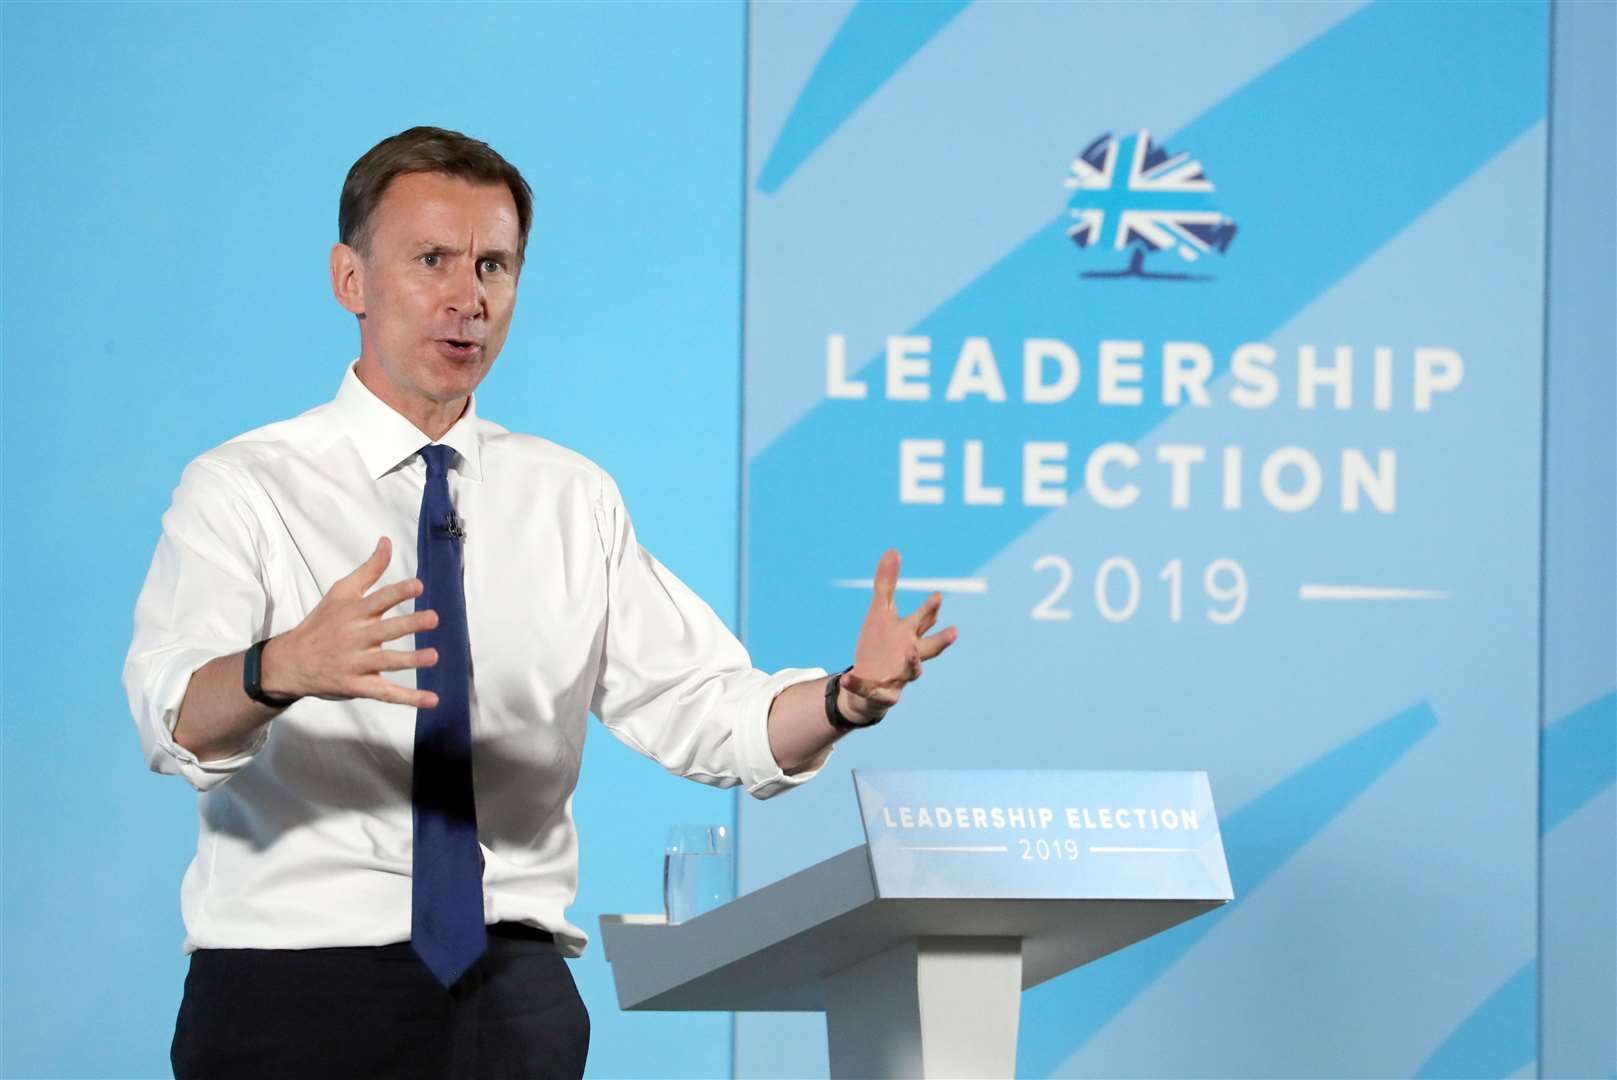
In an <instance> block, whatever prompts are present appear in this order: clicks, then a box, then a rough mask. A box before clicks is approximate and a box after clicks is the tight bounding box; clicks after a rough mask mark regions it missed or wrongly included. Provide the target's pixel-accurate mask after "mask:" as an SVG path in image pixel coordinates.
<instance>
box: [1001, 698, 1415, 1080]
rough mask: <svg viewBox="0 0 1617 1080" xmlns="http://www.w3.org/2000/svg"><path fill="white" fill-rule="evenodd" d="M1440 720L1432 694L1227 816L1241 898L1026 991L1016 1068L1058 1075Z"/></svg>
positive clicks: (1223, 824)
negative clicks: (1430, 698) (1431, 703)
mask: <svg viewBox="0 0 1617 1080" xmlns="http://www.w3.org/2000/svg"><path fill="white" fill-rule="evenodd" d="M1436 726H1437V718H1436V717H1435V716H1434V715H1433V714H1432V710H1431V708H1430V707H1429V706H1428V705H1426V704H1425V703H1424V702H1423V703H1421V704H1419V705H1415V706H1412V707H1411V708H1408V709H1405V710H1404V711H1403V712H1401V713H1398V714H1397V715H1396V716H1393V717H1391V718H1389V719H1387V720H1383V721H1382V722H1381V723H1379V724H1377V725H1375V726H1374V727H1372V728H1370V729H1369V730H1368V731H1366V732H1364V733H1362V734H1360V735H1357V736H1355V737H1354V738H1352V739H1350V740H1349V741H1347V742H1346V743H1343V744H1342V745H1341V746H1339V747H1337V748H1336V749H1334V750H1332V751H1330V752H1329V753H1327V754H1325V755H1324V756H1322V757H1320V758H1318V759H1316V760H1315V761H1313V762H1310V763H1309V764H1308V765H1305V766H1304V767H1303V768H1301V769H1299V770H1297V771H1296V772H1294V773H1292V774H1291V775H1290V776H1288V777H1286V778H1285V779H1284V780H1282V781H1280V782H1279V783H1278V784H1276V785H1275V786H1274V787H1272V788H1270V789H1269V790H1268V791H1266V792H1264V793H1263V794H1262V795H1260V796H1258V797H1257V798H1256V799H1254V800H1252V801H1251V802H1250V803H1248V804H1247V805H1245V806H1243V807H1242V808H1241V809H1239V810H1237V811H1236V812H1235V813H1233V814H1231V815H1230V816H1229V817H1228V818H1225V819H1223V820H1221V821H1220V822H1219V832H1220V834H1221V835H1222V836H1223V838H1224V850H1225V852H1226V853H1227V857H1228V859H1229V863H1230V880H1231V882H1232V883H1233V885H1234V887H1235V897H1236V899H1235V900H1234V901H1232V902H1231V903H1230V904H1228V905H1226V906H1225V907H1223V908H1221V909H1219V910H1218V911H1216V912H1213V913H1211V914H1209V915H1204V916H1202V917H1201V918H1199V919H1194V920H1192V921H1191V922H1188V923H1185V924H1183V925H1181V926H1177V927H1175V928H1174V929H1172V930H1169V931H1167V932H1165V933H1162V934H1158V935H1157V936H1156V937H1154V938H1150V939H1148V940H1146V941H1142V942H1140V943H1138V944H1136V945H1132V946H1130V947H1129V948H1127V949H1124V950H1122V951H1120V952H1116V953H1113V954H1112V955H1111V956H1108V957H1104V958H1102V959H1100V960H1097V961H1095V962H1094V963H1092V964H1089V965H1088V966H1086V967H1083V968H1080V969H1079V970H1077V971H1074V972H1072V973H1070V974H1068V975H1066V976H1064V977H1062V978H1060V979H1054V980H1051V981H1050V982H1047V983H1045V984H1043V985H1042V986H1038V987H1035V988H1034V989H1032V990H1030V991H1028V992H1027V993H1025V994H1023V995H1022V1025H1021V1030H1022V1033H1023V1034H1022V1039H1021V1045H1020V1047H1019V1048H1018V1052H1017V1063H1016V1074H1017V1075H1018V1076H1048V1075H1050V1074H1051V1073H1052V1072H1053V1071H1054V1070H1055V1069H1056V1068H1058V1067H1059V1066H1060V1065H1061V1063H1062V1062H1064V1061H1066V1060H1067V1058H1069V1057H1070V1056H1072V1054H1073V1053H1074V1052H1076V1051H1077V1050H1078V1049H1079V1048H1080V1047H1082V1046H1083V1045H1084V1044H1085V1043H1087V1042H1088V1041H1089V1040H1090V1039H1091V1038H1092V1037H1094V1035H1095V1033H1096V1032H1098V1031H1100V1029H1101V1028H1102V1027H1104V1026H1105V1025H1106V1024H1107V1022H1109V1021H1110V1020H1111V1019H1112V1018H1113V1017H1114V1016H1116V1015H1117V1014H1118V1013H1119V1012H1121V1011H1122V1010H1123V1009H1124V1008H1125V1007H1126V1006H1127V1005H1128V1004H1129V1002H1131V1001H1133V1000H1134V999H1135V998H1136V997H1138V996H1139V995H1140V994H1141V993H1142V992H1143V991H1144V990H1145V989H1146V988H1147V987H1148V986H1150V985H1151V984H1152V983H1153V982H1155V981H1156V980H1157V978H1158V977H1159V976H1161V975H1162V973H1163V972H1165V971H1167V970H1168V968H1170V967H1172V966H1173V965H1174V964H1175V963H1177V962H1178V961H1179V959H1180V958H1181V957H1182V956H1184V955H1185V953H1186V952H1188V951H1189V950H1190V948H1191V946H1193V945H1195V944H1196V942H1198V941H1200V940H1201V939H1202V938H1203V937H1205V936H1206V935H1207V934H1209V933H1211V932H1212V930H1213V929H1214V928H1215V927H1216V926H1218V925H1219V923H1220V922H1222V920H1224V919H1225V918H1228V917H1229V915H1230V913H1231V912H1232V911H1234V910H1236V909H1238V908H1239V907H1240V906H1241V905H1242V904H1243V903H1244V902H1245V901H1247V900H1248V899H1250V898H1251V896H1252V893H1254V892H1255V891H1257V890H1258V889H1259V888H1261V887H1262V886H1263V884H1264V883H1265V882H1266V881H1268V879H1269V878H1270V876H1272V875H1273V874H1274V872H1275V871H1276V870H1278V869H1280V867H1281V866H1283V865H1285V863H1286V862H1287V860H1289V859H1290V858H1291V857H1292V856H1294V855H1296V854H1297V852H1298V851H1300V850H1302V848H1303V847H1304V846H1306V845H1307V843H1308V842H1309V841H1310V840H1312V839H1313V838H1314V837H1315V836H1317V835H1318V834H1319V833H1320V831H1321V830H1323V829H1324V828H1325V827H1326V826H1327V825H1329V824H1330V823H1331V822H1332V821H1333V820H1334V819H1335V818H1336V817H1337V815H1338V814H1340V813H1341V812H1342V811H1343V810H1344V809H1345V808H1346V807H1347V806H1349V805H1350V804H1351V803H1352V802H1353V801H1354V800H1355V799H1357V798H1358V797H1359V796H1360V795H1362V794H1364V792H1365V791H1366V790H1368V789H1369V787H1370V786H1371V785H1372V784H1374V783H1375V782H1376V781H1377V780H1378V779H1380V778H1381V777H1382V776H1383V775H1385V774H1386V773H1387V771H1388V770H1389V769H1391V768H1392V767H1393V765H1395V764H1396V763H1397V762H1398V760H1399V759H1400V758H1402V757H1403V756H1404V755H1405V754H1406V753H1408V752H1409V750H1410V748H1411V747H1413V746H1414V745H1415V744H1416V743H1418V742H1420V741H1421V739H1423V738H1425V737H1426V736H1427V735H1428V734H1430V733H1431V732H1432V730H1433V729H1434V728H1436Z"/></svg>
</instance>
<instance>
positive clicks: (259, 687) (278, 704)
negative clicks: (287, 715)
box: [241, 638, 298, 709]
mask: <svg viewBox="0 0 1617 1080" xmlns="http://www.w3.org/2000/svg"><path fill="white" fill-rule="evenodd" d="M268 644H269V638H265V639H264V640H263V641H258V642H254V643H253V647H252V648H250V649H248V650H247V656H246V658H245V659H244V660H243V661H242V665H241V688H242V689H243V690H245V691H247V696H248V697H250V698H252V699H253V700H254V701H256V702H258V703H259V704H260V705H268V706H269V707H270V708H272V709H284V708H286V707H287V706H288V705H290V704H292V703H293V702H294V701H297V700H298V699H297V698H295V697H293V698H278V697H272V696H271V695H269V694H266V693H264V685H263V679H264V646H265V645H268Z"/></svg>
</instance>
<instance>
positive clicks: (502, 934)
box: [170, 923, 590, 1080]
mask: <svg viewBox="0 0 1617 1080" xmlns="http://www.w3.org/2000/svg"><path fill="white" fill-rule="evenodd" d="M589 1042H590V1020H589V1013H588V1012H586V1011H585V1009H584V1002H583V1000H582V999H581V998H580V997H579V996H578V988H577V987H576V986H575V985H574V984H573V976H572V973H571V972H570V971H568V970H567V962H566V961H565V960H563V959H562V958H561V955H560V954H559V953H557V952H556V947H555V945H554V944H553V943H552V942H551V941H550V940H549V935H548V934H546V933H545V932H544V931H540V930H534V929H532V928H531V927H526V926H518V925H517V924H514V923H500V924H497V925H495V926H490V927H489V938H488V951H487V952H486V953H484V954H483V956H482V957H481V958H480V959H479V960H478V961H477V963H476V964H475V965H474V966H473V967H472V969H471V970H470V971H468V972H467V973H466V974H465V975H464V976H463V977H462V978H461V979H460V981H459V982H457V983H456V984H455V985H454V986H453V987H451V988H450V989H448V990H445V989H444V987H443V986H442V984H440V983H439V982H438V981H437V980H436V979H434V978H433V977H432V974H431V973H430V972H429V971H428V970H427V968H426V965H424V964H423V963H422V962H421V960H420V958H419V957H417V956H416V954H415V952H414V951H413V950H412V949H411V948H410V943H409V942H407V941H406V942H400V943H399V944H396V945H377V946H356V947H351V948H330V949H198V950H197V951H196V952H194V953H192V954H191V970H190V973H189V974H187V975H186V977H185V997H184V999H183V1000H182V1001H181V1002H180V1014H179V1019H178V1021H177V1022H176V1023H175V1027H174V1045H173V1047H172V1049H171V1051H170V1060H171V1061H172V1063H173V1065H174V1075H175V1076H176V1077H177V1078H179V1080H191V1078H193V1077H196V1078H203V1080H252V1078H256V1077H264V1078H271V1077H273V1078H275V1080H287V1078H291V1077H296V1078H299V1080H320V1078H324V1077H330V1078H332V1080H337V1078H344V1080H347V1078H366V1080H369V1078H391V1077H399V1078H401V1080H414V1078H421V1080H428V1078H431V1080H473V1078H475V1080H505V1078H518V1077H521V1078H524V1080H526V1078H529V1077H534V1078H539V1077H543V1078H545V1080H550V1078H553V1077H554V1078H561V1077H569V1078H575V1077H580V1076H582V1075H583V1074H584V1058H585V1055H586V1054H587V1053H588V1052H589Z"/></svg>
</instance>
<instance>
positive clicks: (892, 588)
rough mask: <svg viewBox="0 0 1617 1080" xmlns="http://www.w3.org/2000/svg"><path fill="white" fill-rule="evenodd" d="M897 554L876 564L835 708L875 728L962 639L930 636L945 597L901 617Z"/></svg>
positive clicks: (949, 633)
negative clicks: (929, 665)
mask: <svg viewBox="0 0 1617 1080" xmlns="http://www.w3.org/2000/svg"><path fill="white" fill-rule="evenodd" d="M898 562H899V559H898V552H897V551H896V550H894V549H892V548H889V549H888V550H887V551H886V552H884V553H883V554H882V557H881V562H880V563H878V564H877V565H876V581H875V587H874V588H873V589H872V590H871V597H870V608H869V610H868V611H866V612H865V624H864V626H862V627H860V629H859V641H858V643H857V644H856V645H854V648H853V670H851V671H849V672H847V673H845V674H844V675H843V676H842V682H841V687H842V692H841V694H840V695H839V696H838V701H837V704H838V706H839V707H840V708H841V709H842V712H843V715H845V716H847V717H849V718H851V719H854V720H855V721H857V722H859V723H874V722H875V721H876V720H879V719H881V717H882V715H883V714H884V713H886V712H887V710H888V709H890V708H892V707H893V706H894V705H896V704H898V698H899V695H900V694H902V693H903V692H904V687H905V686H906V685H907V684H909V683H912V682H914V681H915V680H916V679H919V678H920V677H921V664H922V663H923V662H924V661H927V660H930V659H932V658H933V657H934V656H937V655H938V654H939V653H941V652H943V650H944V649H947V648H948V647H949V646H950V645H953V644H954V642H955V639H956V638H958V637H959V636H960V633H959V631H958V630H956V629H955V628H954V627H952V626H947V627H944V628H943V629H942V630H939V631H938V632H937V633H935V634H933V635H931V636H930V637H928V636H926V633H927V631H928V630H931V629H932V626H933V624H935V623H936V622H937V621H938V609H939V608H940V607H942V606H943V594H942V593H939V592H934V593H933V594H932V595H931V596H929V597H927V598H926V602H925V603H923V604H922V605H921V606H920V607H918V608H916V609H915V610H914V611H912V612H910V613H909V614H908V615H906V616H904V617H903V618H900V617H899V614H898V606H897V604H896V603H895V601H894V593H895V592H897V590H898Z"/></svg>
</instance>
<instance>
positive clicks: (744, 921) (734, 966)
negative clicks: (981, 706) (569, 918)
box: [601, 844, 1230, 1012]
mask: <svg viewBox="0 0 1617 1080" xmlns="http://www.w3.org/2000/svg"><path fill="white" fill-rule="evenodd" d="M1229 899H1230V897H1229V895H1228V893H1227V891H1226V892H1225V894H1224V895H1222V896H1218V895H1206V894H1199V895H1194V896H1189V897H1186V898H1182V899H1172V898H1169V899H1161V898H1158V899H1128V898H1105V899H1005V898H960V897H952V898H932V897H923V898H913V897H912V898H883V897H882V896H880V895H879V894H878V890H877V887H876V876H875V873H874V870H873V867H872V864H871V852H870V848H869V847H867V846H866V845H864V844H861V845H859V846H857V847H854V848H850V849H849V850H847V851H844V852H843V853H841V854H840V855H836V856H833V857H832V858H830V859H826V860H825V861H823V862H820V863H816V864H815V865H813V866H810V867H809V868H807V869H806V870H802V871H800V872H798V873H796V874H793V875H792V876H790V877H788V878H785V879H783V880H781V881H777V882H775V883H774V884H772V885H769V886H766V887H765V888H763V889H760V890H758V891H757V892H753V893H749V894H747V895H746V896H742V897H739V898H738V899H736V900H735V901H733V902H731V903H729V904H726V905H724V906H723V907H720V908H717V909H715V910H713V911H710V912H707V913H706V914H704V915H700V916H698V917H696V918H694V919H691V920H689V921H687V922H684V923H680V924H677V925H669V924H668V923H667V922H666V921H665V920H664V919H663V917H662V916H661V915H603V916H602V917H601V937H602V943H603V945H604V947H605V950H606V957H607V960H608V962H610V963H611V964H612V969H613V977H614V979H615V981H616V983H617V988H618V1003H619V1005H621V1006H622V1007H623V1008H625V1009H670V1010H699V1011H700V1010H735V1011H754V1010H757V1011H769V1012H777V1011H815V1010H820V1009H823V1008H825V999H824V993H823V990H822V983H821V980H823V979H824V978H825V977H826V976H828V975H832V974H834V973H835V972H838V971H841V970H843V969H844V968H847V967H850V966H852V965H853V964H856V963H859V962H860V961H862V960H864V959H866V958H868V957H870V956H874V955H876V954H877V953H880V952H883V951H885V950H887V949H889V948H892V947H894V946H896V945H899V944H901V943H902V942H904V941H906V940H909V939H912V938H917V937H1015V938H1020V939H1021V941H1022V986H1023V988H1024V989H1026V988H1027V987H1031V986H1036V985H1038V984H1039V983H1041V982H1044V981H1045V980H1047V979H1050V978H1053V977H1054V976H1056V975H1060V974H1062V973H1063V972H1066V971H1068V970H1070V969H1072V968H1074V967H1077V966H1079V965H1081V964H1085V963H1088V962H1089V961H1091V960H1095V959H1098V958H1099V957H1101V956H1105V955H1106V954H1108V953H1110V952H1113V951H1115V950H1117V949H1120V948H1122V947H1123V946H1125V945H1128V944H1131V943H1132V942H1135V941H1138V940H1140V939H1142V938H1146V937H1149V936H1151V935H1152V934H1155V933H1158V932H1160V931H1162V930H1166V929H1168V928H1169V927H1172V926H1175V925H1177V924H1178V923H1181V922H1184V921H1185V920H1187V919H1190V918H1193V917H1194V916H1196V915H1199V914H1202V913H1203V912H1206V911H1210V910H1212V909H1213V908H1215V907H1218V906H1220V905H1222V904H1224V903H1226V902H1228V900H1229Z"/></svg>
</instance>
